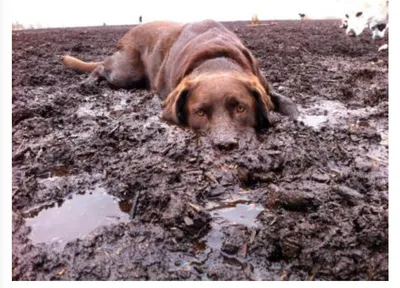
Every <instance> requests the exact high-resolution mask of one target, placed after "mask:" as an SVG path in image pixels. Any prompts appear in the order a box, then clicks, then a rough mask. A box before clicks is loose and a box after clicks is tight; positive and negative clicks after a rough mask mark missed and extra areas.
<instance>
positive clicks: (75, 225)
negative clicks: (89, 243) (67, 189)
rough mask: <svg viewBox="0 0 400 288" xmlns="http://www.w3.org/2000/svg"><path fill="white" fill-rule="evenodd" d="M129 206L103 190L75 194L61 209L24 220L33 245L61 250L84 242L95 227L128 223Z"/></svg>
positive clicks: (47, 210)
mask: <svg viewBox="0 0 400 288" xmlns="http://www.w3.org/2000/svg"><path fill="white" fill-rule="evenodd" d="M129 210H130V208H129V203H128V202H127V201H119V199H117V198H115V197H113V196H111V195H109V194H107V193H106V191H105V190H104V189H102V188H96V189H95V190H94V191H93V192H91V193H86V194H83V195H81V194H75V195H73V197H72V199H67V200H65V201H64V202H63V203H62V204H61V205H60V206H54V207H51V208H45V209H44V210H42V211H40V212H39V213H38V214H37V215H34V217H31V218H26V224H27V225H28V226H30V227H31V233H30V235H29V236H30V239H31V240H32V242H33V243H34V244H36V243H47V244H50V243H51V244H55V245H56V246H59V247H60V248H63V247H64V246H65V244H66V243H67V242H68V241H71V240H74V239H76V238H83V237H85V236H86V235H87V234H89V233H90V232H91V231H93V230H94V229H96V228H97V227H100V226H103V225H108V224H115V223H119V222H128V221H129V213H128V212H129Z"/></svg>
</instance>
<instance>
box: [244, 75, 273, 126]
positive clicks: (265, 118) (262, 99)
mask: <svg viewBox="0 0 400 288" xmlns="http://www.w3.org/2000/svg"><path fill="white" fill-rule="evenodd" d="M242 81H243V82H244V83H245V84H246V86H247V89H248V90H249V91H250V92H251V94H252V95H253V96H254V99H255V100H256V113H257V116H256V117H257V127H256V128H257V130H261V129H265V128H268V127H269V126H270V119H269V111H271V110H273V109H274V104H273V102H272V101H271V98H270V96H269V95H268V93H267V91H266V90H265V89H264V87H263V86H262V85H261V82H260V81H259V79H258V78H257V77H254V76H253V77H250V78H245V79H242Z"/></svg>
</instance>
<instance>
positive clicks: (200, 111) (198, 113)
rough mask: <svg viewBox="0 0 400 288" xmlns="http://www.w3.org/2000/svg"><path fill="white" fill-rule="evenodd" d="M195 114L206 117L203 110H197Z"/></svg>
mask: <svg viewBox="0 0 400 288" xmlns="http://www.w3.org/2000/svg"><path fill="white" fill-rule="evenodd" d="M195 113H196V115H197V116H199V117H203V116H205V115H206V112H205V111H204V110H203V109H197V110H196V112H195Z"/></svg>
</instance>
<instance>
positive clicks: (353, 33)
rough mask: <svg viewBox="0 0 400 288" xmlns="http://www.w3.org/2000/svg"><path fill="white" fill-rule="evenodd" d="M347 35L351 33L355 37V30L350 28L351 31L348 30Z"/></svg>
mask: <svg viewBox="0 0 400 288" xmlns="http://www.w3.org/2000/svg"><path fill="white" fill-rule="evenodd" d="M347 35H349V36H350V37H355V36H356V33H355V32H354V31H353V30H350V31H349V32H347Z"/></svg>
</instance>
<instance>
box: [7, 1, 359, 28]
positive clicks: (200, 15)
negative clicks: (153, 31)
mask: <svg viewBox="0 0 400 288" xmlns="http://www.w3.org/2000/svg"><path fill="white" fill-rule="evenodd" d="M343 1H354V0H240V1H236V0H231V1H229V0H228V1H225V0H223V1H222V0H196V1H193V0H192V1H190V0H134V1H132V0H131V1H129V0H111V1H101V0H97V1H96V0H66V1H65V0H64V1H59V0H13V1H10V2H11V7H12V13H11V14H12V15H11V19H12V22H13V23H15V22H17V21H18V22H19V23H21V24H23V25H29V24H32V25H35V26H36V25H38V24H40V25H42V26H44V27H72V26H97V25H102V24H103V23H106V24H107V25H123V24H128V25H129V24H136V23H138V18H139V15H143V20H144V22H148V21H153V20H174V21H182V22H186V21H196V20H202V19H214V20H219V21H230V20H250V19H251V16H252V15H253V14H254V13H256V14H257V15H258V18H259V19H260V20H269V19H299V16H298V13H300V12H301V13H305V14H307V15H309V16H310V17H311V18H321V19H322V18H330V17H336V18H337V17H340V16H341V15H342V14H343V5H341V3H342V2H343Z"/></svg>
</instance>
